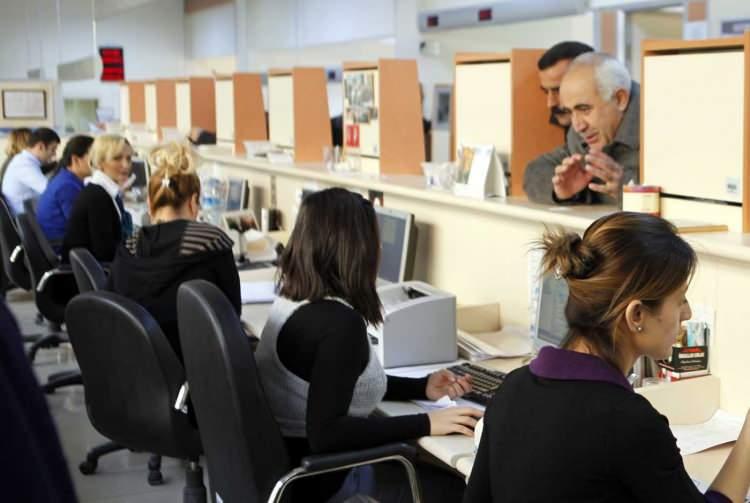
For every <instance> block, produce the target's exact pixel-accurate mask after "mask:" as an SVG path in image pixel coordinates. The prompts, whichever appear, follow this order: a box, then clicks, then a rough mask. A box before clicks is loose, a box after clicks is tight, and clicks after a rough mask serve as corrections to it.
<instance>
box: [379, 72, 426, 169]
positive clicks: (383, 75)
mask: <svg viewBox="0 0 750 503" xmlns="http://www.w3.org/2000/svg"><path fill="white" fill-rule="evenodd" d="M378 68H379V74H378V79H379V87H380V93H379V96H380V173H381V174H383V175H386V174H409V175H420V174H422V166H421V163H422V162H424V134H423V132H422V105H421V103H420V97H419V77H418V75H417V62H416V61H414V60H413V59H409V60H407V59H381V60H380V61H379V62H378Z"/></svg>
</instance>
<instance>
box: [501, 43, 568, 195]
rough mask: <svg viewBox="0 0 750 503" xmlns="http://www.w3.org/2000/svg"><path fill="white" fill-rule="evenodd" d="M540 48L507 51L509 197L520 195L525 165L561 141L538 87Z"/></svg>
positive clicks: (560, 130) (560, 132) (561, 134)
mask: <svg viewBox="0 0 750 503" xmlns="http://www.w3.org/2000/svg"><path fill="white" fill-rule="evenodd" d="M542 54H544V50H543V49H514V50H513V51H511V57H510V61H511V67H510V73H511V77H510V78H511V85H512V90H511V131H512V138H511V156H510V182H511V183H510V194H511V195H512V196H523V195H524V190H523V174H524V172H525V171H526V166H527V165H528V164H529V162H531V161H532V160H534V159H536V158H537V157H539V156H540V155H541V154H543V153H544V152H549V151H550V150H553V149H554V148H556V147H559V146H560V145H562V144H563V143H564V142H565V133H564V130H563V129H562V128H559V127H557V126H554V125H552V124H550V123H549V108H547V98H546V96H545V94H544V92H543V91H542V89H541V87H539V74H538V70H537V62H538V61H539V58H540V57H541V56H542Z"/></svg>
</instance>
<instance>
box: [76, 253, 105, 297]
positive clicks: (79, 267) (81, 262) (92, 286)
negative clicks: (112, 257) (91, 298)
mask: <svg viewBox="0 0 750 503" xmlns="http://www.w3.org/2000/svg"><path fill="white" fill-rule="evenodd" d="M70 267H71V268H72V269H73V275H74V276H75V277H76V284H77V285H78V291H79V292H81V293H84V292H93V291H96V290H104V289H105V288H106V286H107V274H106V273H105V272H104V269H103V268H102V265H101V264H100V263H99V261H98V260H96V258H94V256H93V255H92V254H91V252H90V251H88V250H87V249H86V248H75V249H73V250H71V251H70Z"/></svg>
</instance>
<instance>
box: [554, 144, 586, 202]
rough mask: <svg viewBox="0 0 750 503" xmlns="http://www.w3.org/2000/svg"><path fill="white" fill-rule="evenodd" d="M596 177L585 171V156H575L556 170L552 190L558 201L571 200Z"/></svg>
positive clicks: (564, 161) (568, 158) (563, 162)
mask: <svg viewBox="0 0 750 503" xmlns="http://www.w3.org/2000/svg"><path fill="white" fill-rule="evenodd" d="M593 178H594V175H592V174H590V173H588V172H587V171H586V170H585V169H584V162H583V156H582V155H581V154H573V155H571V156H570V157H566V158H565V159H563V161H562V164H560V165H559V166H557V167H556V168H555V176H553V177H552V189H553V190H554V191H555V196H556V197H557V198H558V199H570V198H571V197H573V196H575V195H576V194H578V193H579V192H580V191H582V190H583V189H585V188H586V187H587V186H589V184H590V183H591V180H592V179H593Z"/></svg>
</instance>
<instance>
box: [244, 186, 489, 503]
mask: <svg viewBox="0 0 750 503" xmlns="http://www.w3.org/2000/svg"><path fill="white" fill-rule="evenodd" d="M379 255H380V238H379V232H378V226H377V220H376V217H375V212H374V210H373V208H372V205H371V204H370V203H369V202H368V201H367V200H366V199H364V198H362V197H361V196H360V195H358V194H355V193H352V192H349V191H347V190H344V189H328V190H324V191H320V192H315V193H313V194H311V195H309V196H307V197H306V198H305V199H304V201H303V202H302V206H301V208H300V211H299V215H298V217H297V221H296V223H295V226H294V231H293V232H292V235H291V237H290V239H289V243H288V245H287V247H286V248H285V249H284V252H283V254H282V255H281V258H280V260H279V287H280V290H279V297H278V299H277V300H276V301H275V302H274V304H273V306H272V308H271V312H270V314H269V318H268V322H267V323H266V326H265V327H264V330H263V334H262V337H261V341H260V344H259V345H258V349H257V351H256V353H255V358H256V360H257V362H258V368H259V370H260V373H261V376H262V379H263V387H264V389H265V391H266V395H267V397H268V400H269V403H270V406H271V409H272V410H273V412H274V415H275V416H276V420H277V421H278V422H279V425H280V427H281V432H282V434H283V435H284V437H285V439H286V444H287V448H288V451H289V455H290V457H291V461H292V463H297V462H298V461H299V460H300V458H301V457H303V456H306V455H309V454H311V453H323V452H326V453H331V452H337V451H345V450H352V449H361V448H367V447H376V446H378V445H382V444H386V443H389V442H398V441H403V440H409V439H415V438H418V437H422V436H426V435H447V434H451V433H459V434H463V435H472V432H473V427H474V425H475V424H476V421H477V419H478V418H479V417H481V415H482V413H481V411H479V410H476V409H473V408H449V409H443V410H440V411H436V412H431V413H429V414H416V415H411V416H400V417H389V418H387V417H377V416H373V415H372V414H373V412H374V411H375V408H376V407H377V406H378V404H379V403H380V401H381V400H384V399H387V400H409V399H426V398H428V399H432V400H437V399H439V398H441V397H443V396H445V395H448V396H449V397H451V398H455V397H458V396H462V395H463V394H465V393H466V392H468V391H470V390H471V379H470V378H466V377H458V376H455V375H454V374H452V373H451V372H449V371H447V370H444V371H440V372H437V373H435V374H432V375H430V376H429V377H427V378H424V379H407V378H396V377H392V376H387V375H386V374H385V372H384V370H383V367H382V366H381V364H380V361H379V360H378V358H377V356H376V355H375V352H374V350H372V349H371V347H370V343H369V338H368V334H367V330H366V327H367V324H373V325H374V324H378V323H380V322H381V321H382V314H381V305H380V300H379V299H378V294H377V292H376V290H375V281H376V276H377V271H378V262H379ZM417 472H418V475H419V477H420V481H421V486H422V489H423V494H424V500H425V501H430V502H431V501H441V502H451V501H460V500H461V496H462V494H463V491H464V487H465V485H464V481H463V480H462V479H461V478H459V477H457V476H455V475H454V474H452V473H448V472H446V471H443V470H440V469H437V468H434V467H432V466H428V465H421V464H418V465H417ZM345 478H346V480H344V479H345ZM307 481H310V482H307ZM368 486H369V487H368ZM291 487H292V490H293V493H294V500H295V501H305V502H318V501H329V499H330V498H331V497H332V496H334V493H336V492H339V494H338V495H336V499H334V500H333V501H340V500H341V499H343V498H344V497H345V496H347V495H349V494H354V493H360V494H369V495H370V496H373V497H375V498H376V499H377V500H378V501H383V502H386V501H387V502H397V501H402V500H403V501H409V500H410V497H409V490H408V485H407V481H406V476H405V474H404V472H403V470H402V469H400V468H399V467H393V466H388V465H387V464H378V465H375V466H374V470H373V469H355V470H354V471H352V472H350V473H349V475H347V474H343V475H338V474H331V475H330V476H328V480H326V481H325V482H321V479H320V478H318V477H316V478H315V479H303V480H301V481H299V482H295V484H293V485H292V486H291ZM403 498H407V499H405V500H404V499H403Z"/></svg>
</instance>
